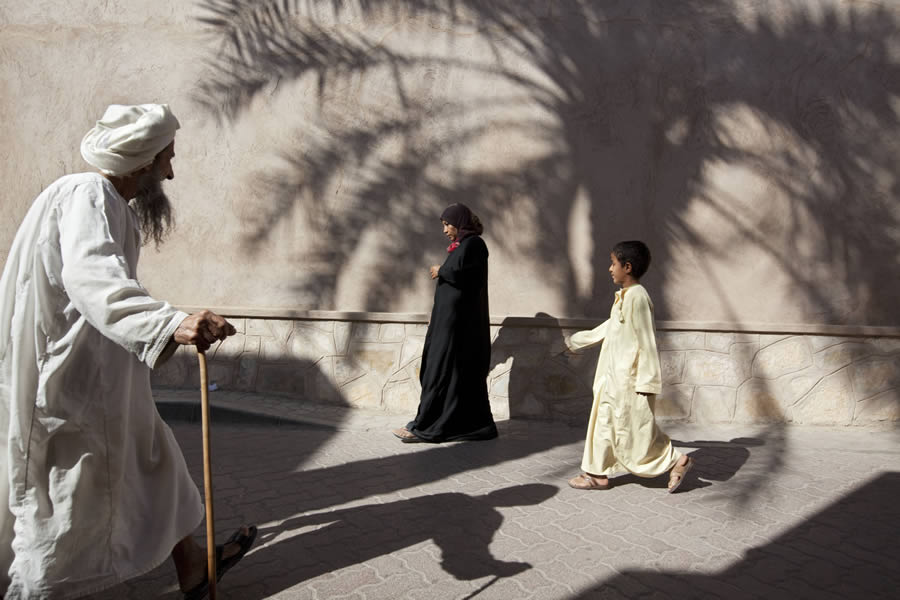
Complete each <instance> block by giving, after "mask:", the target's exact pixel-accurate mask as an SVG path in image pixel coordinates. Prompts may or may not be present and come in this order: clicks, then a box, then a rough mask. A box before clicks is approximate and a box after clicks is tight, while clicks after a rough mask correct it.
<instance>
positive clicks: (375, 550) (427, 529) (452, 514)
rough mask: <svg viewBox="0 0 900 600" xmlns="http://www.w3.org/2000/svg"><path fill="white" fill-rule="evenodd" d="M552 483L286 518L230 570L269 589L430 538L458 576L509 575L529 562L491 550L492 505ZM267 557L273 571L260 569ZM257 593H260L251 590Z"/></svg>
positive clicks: (496, 524)
mask: <svg viewBox="0 0 900 600" xmlns="http://www.w3.org/2000/svg"><path fill="white" fill-rule="evenodd" d="M558 491H559V489H558V488H556V487H555V486H552V485H547V484H526V485H517V486H510V487H507V488H503V489H500V490H496V491H493V492H490V493H488V494H485V495H483V496H469V495H467V494H463V493H459V492H448V493H439V494H433V495H429V496H419V497H416V498H411V499H409V500H399V501H397V502H389V503H385V504H369V505H365V506H354V507H351V508H344V509H340V510H335V511H328V512H320V513H315V514H311V515H305V516H302V517H296V518H292V519H288V520H287V521H285V522H283V523H281V524H279V525H276V526H272V527H268V528H263V529H261V531H260V537H261V540H260V541H261V546H260V549H259V550H257V551H256V552H254V553H253V554H251V555H250V556H248V557H247V559H245V562H246V563H247V568H246V569H244V570H242V571H239V572H236V573H235V575H238V577H239V578H242V579H247V580H248V581H249V580H250V579H253V580H260V579H264V580H266V581H267V584H268V585H267V588H268V589H267V590H266V594H272V593H275V592H276V591H281V590H285V589H288V588H290V587H291V586H294V585H297V584H298V583H300V582H302V581H306V580H308V579H312V578H314V577H318V576H320V575H323V574H325V573H330V572H334V571H337V570H339V569H343V568H346V567H349V566H352V565H356V564H362V563H364V562H366V561H369V560H372V559H374V558H377V557H379V556H383V555H390V554H392V553H395V552H398V551H401V550H403V549H404V548H408V547H411V546H414V545H416V544H419V543H421V542H425V541H428V540H432V541H433V542H434V544H435V545H437V546H438V548H440V552H441V561H440V566H441V567H442V568H443V570H444V571H446V572H447V573H449V574H450V575H452V576H453V577H454V578H456V579H458V580H464V581H471V580H475V579H480V578H482V577H487V576H493V577H495V578H502V577H511V576H513V575H516V574H518V573H521V572H523V571H526V570H528V569H530V568H531V565H530V564H528V563H524V562H515V561H504V560H500V559H498V558H495V557H494V556H493V555H492V554H491V552H490V548H489V547H490V544H491V541H492V540H493V537H494V534H495V533H496V532H497V530H498V529H499V528H500V526H501V524H502V523H503V515H502V514H501V513H500V512H499V511H498V510H497V508H499V507H509V506H527V505H537V504H541V503H542V502H544V501H546V500H548V499H549V498H551V497H552V496H554V495H555V494H556V493H557V492H558ZM300 530H303V531H300ZM292 532H299V533H292ZM285 562H287V563H289V564H287V565H286V564H284V563H285ZM274 564H277V571H278V574H276V573H275V572H274V571H273V572H272V573H266V572H265V571H266V570H267V569H268V568H269V567H270V565H274ZM284 573H289V575H287V576H285V575H284ZM238 577H233V578H232V584H233V585H241V583H242V582H241V581H239V580H238ZM251 596H252V594H251ZM251 596H248V598H251ZM263 597H267V596H253V598H263ZM251 600H252V599H251Z"/></svg>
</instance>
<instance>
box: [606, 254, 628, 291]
mask: <svg viewBox="0 0 900 600" xmlns="http://www.w3.org/2000/svg"><path fill="white" fill-rule="evenodd" d="M609 261H610V262H609V274H610V275H612V280H613V283H614V284H616V285H625V282H626V280H627V276H628V275H630V274H631V263H625V264H624V265H623V264H622V263H620V262H619V259H618V258H616V255H615V254H613V253H610V254H609Z"/></svg>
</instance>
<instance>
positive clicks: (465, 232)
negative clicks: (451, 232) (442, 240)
mask: <svg viewBox="0 0 900 600" xmlns="http://www.w3.org/2000/svg"><path fill="white" fill-rule="evenodd" d="M441 221H445V222H447V223H449V224H451V225H453V226H454V227H456V230H457V234H456V241H457V242H461V241H463V239H464V238H467V237H469V236H470V235H481V234H482V232H484V225H482V224H481V221H480V220H479V219H478V217H476V216H475V213H473V212H472V211H471V210H469V207H468V206H466V205H465V204H459V203H457V204H451V205H450V206H448V207H447V208H445V209H444V212H442V213H441Z"/></svg>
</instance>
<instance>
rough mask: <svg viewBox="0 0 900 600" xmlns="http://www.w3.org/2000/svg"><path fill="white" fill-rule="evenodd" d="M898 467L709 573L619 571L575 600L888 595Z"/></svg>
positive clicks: (894, 562) (899, 559) (896, 550)
mask: <svg viewBox="0 0 900 600" xmlns="http://www.w3.org/2000/svg"><path fill="white" fill-rule="evenodd" d="M898 494H900V473H893V472H892V473H885V474H883V475H881V476H880V477H878V478H877V479H875V480H874V481H871V482H869V483H867V484H865V485H864V486H862V487H861V488H859V489H857V490H856V491H854V492H852V493H851V494H849V495H847V496H846V497H844V498H842V499H840V500H838V501H837V502H835V503H834V504H832V505H831V506H829V507H828V508H826V509H825V510H823V511H822V512H820V513H818V514H816V515H814V516H813V517H812V518H810V519H809V520H807V521H806V522H805V523H803V524H802V525H800V526H798V527H795V528H794V529H792V530H790V531H788V532H787V533H785V534H783V535H781V536H779V537H778V538H777V539H775V540H773V541H772V542H771V543H769V544H766V545H765V546H760V547H758V548H753V549H751V550H750V551H748V552H747V554H746V556H745V557H744V558H743V560H741V561H740V562H739V563H737V564H736V565H734V566H732V567H731V568H729V569H727V570H725V571H721V572H719V573H715V574H712V575H699V574H695V573H678V572H668V573H660V572H651V571H626V572H624V573H622V574H621V575H619V576H618V577H616V578H614V579H612V580H610V581H607V582H605V583H603V584H602V585H599V586H597V587H595V588H592V589H590V590H587V591H585V592H583V593H581V594H579V595H578V596H576V597H575V598H578V599H585V600H587V599H588V598H605V597H627V598H632V597H636V596H645V595H653V594H662V595H664V596H665V597H667V598H698V599H699V598H710V597H715V598H735V599H737V600H741V599H744V598H772V599H777V600H780V599H784V600H796V599H803V598H810V599H812V598H817V599H818V598H831V597H833V598H872V599H873V600H874V599H879V598H894V597H895V596H896V593H897V589H898V586H900V569H898V568H897V567H898V564H900V547H898V545H897V543H896V530H897V526H896V524H897V522H898V520H900V505H898V503H897V502H896V498H897V495H898Z"/></svg>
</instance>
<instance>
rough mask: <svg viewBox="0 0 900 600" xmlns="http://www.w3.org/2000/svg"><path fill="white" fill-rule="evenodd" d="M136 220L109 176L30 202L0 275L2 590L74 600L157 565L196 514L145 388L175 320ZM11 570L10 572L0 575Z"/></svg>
mask: <svg viewBox="0 0 900 600" xmlns="http://www.w3.org/2000/svg"><path fill="white" fill-rule="evenodd" d="M138 225H139V224H138V219H137V216H136V215H135V214H134V212H133V211H132V210H131V209H130V208H129V207H128V205H127V204H126V203H125V200H124V199H123V198H122V197H121V196H120V195H119V194H118V193H117V192H116V190H115V188H114V187H113V186H112V184H110V183H109V182H108V181H107V180H106V179H105V178H103V177H101V176H100V175H97V174H89V173H86V174H79V175H70V176H67V177H63V178H61V179H59V180H57V181H56V182H54V183H53V184H51V185H50V186H49V187H48V188H47V189H46V190H45V191H44V192H43V193H41V195H40V196H38V198H37V199H36V200H35V202H34V204H33V206H32V208H31V209H30V211H29V212H28V214H27V215H26V217H25V220H24V222H23V223H22V225H21V227H20V228H19V232H18V233H17V235H16V238H15V241H14V242H13V246H12V250H11V252H10V254H9V257H8V258H7V261H6V266H5V268H4V272H3V278H2V279H0V302H2V304H0V494H3V497H4V498H6V499H7V502H6V503H5V504H3V505H2V506H0V591H2V590H3V589H4V588H5V587H6V585H7V584H8V585H9V588H8V590H7V591H6V600H14V599H20V598H28V599H29V600H31V599H36V598H41V599H43V598H53V599H56V598H75V597H78V596H82V595H85V594H89V593H92V592H95V591H98V590H101V589H104V588H107V587H110V586H112V585H114V584H116V583H118V582H120V581H123V580H125V579H128V578H130V577H134V576H137V575H140V574H141V573H144V572H146V571H148V570H150V569H152V568H154V567H155V566H156V565H158V564H160V563H161V562H162V561H163V560H165V559H166V558H167V557H168V556H169V554H170V553H171V551H172V548H173V546H174V545H175V544H176V543H177V542H178V541H179V540H180V539H182V538H183V537H185V536H186V535H188V534H190V533H192V532H193V531H194V530H195V529H196V528H197V526H198V525H199V524H200V522H201V520H202V517H203V506H202V503H201V500H200V494H199V491H198V490H197V486H196V485H195V484H194V482H193V481H192V479H191V477H190V474H189V473H188V470H187V467H186V465H185V462H184V457H183V455H182V453H181V450H180V448H179V447H178V445H177V443H176V441H175V438H174V437H173V435H172V432H171V430H170V429H169V427H168V426H167V425H166V424H165V423H164V422H163V421H162V419H161V418H160V416H159V413H158V412H157V410H156V406H155V404H154V402H153V397H152V396H151V391H150V368H151V367H153V366H155V365H156V363H157V361H158V360H159V358H160V355H161V353H162V352H163V350H164V348H165V347H166V345H167V342H168V341H169V340H170V338H171V336H172V334H173V332H174V331H175V329H176V327H177V326H178V325H179V323H180V322H181V320H182V319H183V318H184V317H186V316H187V315H186V314H185V313H182V312H179V311H177V310H175V309H174V308H172V306H170V305H169V304H167V303H165V302H160V301H157V300H154V299H153V298H151V297H150V295H149V294H148V293H147V291H146V290H145V289H144V288H143V287H142V286H141V285H140V283H138V281H137V280H136V268H137V261H138V252H139V249H140V231H139V227H138ZM7 572H8V573H9V577H10V579H11V582H10V581H9V580H6V581H4V579H6V578H5V575H6V574H7Z"/></svg>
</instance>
